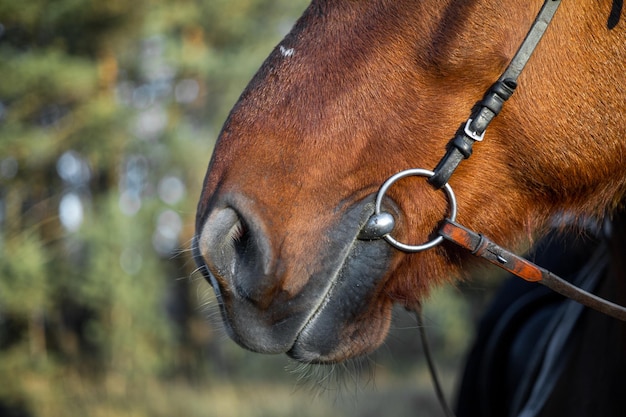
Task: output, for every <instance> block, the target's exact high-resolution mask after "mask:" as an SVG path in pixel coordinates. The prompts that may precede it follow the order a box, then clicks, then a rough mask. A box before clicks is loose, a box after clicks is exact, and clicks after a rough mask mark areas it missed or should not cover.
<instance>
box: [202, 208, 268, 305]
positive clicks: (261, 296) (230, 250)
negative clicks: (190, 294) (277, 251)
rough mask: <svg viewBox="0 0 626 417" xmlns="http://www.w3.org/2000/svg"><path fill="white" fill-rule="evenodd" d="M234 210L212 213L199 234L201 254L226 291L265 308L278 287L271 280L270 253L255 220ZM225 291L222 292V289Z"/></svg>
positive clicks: (227, 209)
mask: <svg viewBox="0 0 626 417" xmlns="http://www.w3.org/2000/svg"><path fill="white" fill-rule="evenodd" d="M250 217H251V216H248V218H244V217H243V216H242V215H241V214H239V213H238V212H237V211H236V210H235V209H233V208H230V207H226V208H222V209H218V210H215V211H213V212H212V213H211V214H210V215H209V217H208V219H207V220H206V222H205V224H204V226H203V228H202V232H201V234H200V250H201V252H202V256H203V257H204V260H205V261H206V263H207V266H208V267H209V270H211V272H212V273H213V274H214V275H216V277H215V278H216V279H217V281H218V282H219V284H221V285H224V286H226V287H227V288H225V290H227V291H229V292H230V293H231V294H233V295H235V296H238V297H239V298H241V299H244V300H247V301H248V302H250V303H252V304H254V305H255V306H257V307H259V308H267V306H268V305H269V303H270V302H271V301H272V298H273V293H274V292H275V291H276V288H277V285H278V284H277V283H275V280H273V279H271V277H270V263H271V259H272V256H271V253H270V252H271V250H270V246H269V244H268V242H267V238H266V237H265V234H264V233H263V232H262V230H261V228H260V227H259V224H260V222H258V221H255V220H256V219H254V218H250ZM222 290H224V289H222Z"/></svg>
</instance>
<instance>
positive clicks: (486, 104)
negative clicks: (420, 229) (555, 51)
mask: <svg viewBox="0 0 626 417" xmlns="http://www.w3.org/2000/svg"><path fill="white" fill-rule="evenodd" d="M560 4H561V0H546V2H545V3H544V5H543V7H542V8H541V10H540V11H539V13H538V14H537V17H536V18H535V21H534V23H533V25H532V26H531V28H530V30H529V31H528V34H527V35H526V38H525V39H524V42H522V44H521V45H520V47H519V49H518V50H517V53H516V54H515V56H514V57H513V59H512V60H511V62H510V63H509V66H508V67H507V69H506V70H505V71H504V73H503V74H502V75H501V76H500V78H499V79H498V81H496V82H495V83H494V84H493V85H492V86H491V88H489V90H488V91H487V93H486V94H485V96H484V97H483V99H482V100H481V101H480V103H479V105H478V109H477V110H476V111H475V112H474V113H473V114H472V116H470V118H469V119H468V120H467V121H466V122H465V124H464V127H463V128H462V129H459V132H458V133H457V134H456V136H455V137H454V139H452V141H451V142H450V144H449V147H448V151H447V152H446V154H445V155H444V157H443V158H442V159H441V161H439V164H438V165H437V167H435V169H434V172H435V175H433V176H432V177H431V178H430V179H429V180H428V182H429V183H430V184H431V185H432V186H433V187H435V188H437V189H440V188H442V187H443V186H444V185H445V184H446V183H447V182H448V180H449V179H450V177H451V176H452V174H453V173H454V171H455V170H456V168H457V167H458V166H459V164H460V163H461V161H462V160H463V159H467V158H469V157H470V156H471V155H472V146H473V145H474V143H475V142H480V141H482V140H483V137H484V135H485V130H487V127H488V126H489V124H490V123H491V121H492V120H493V118H494V117H496V116H497V115H498V113H500V110H502V106H503V105H504V102H505V101H506V100H508V99H509V97H511V95H512V94H513V92H514V91H515V88H516V87H517V79H518V77H519V75H520V74H521V72H522V70H523V69H524V67H525V66H526V63H527V62H528V60H529V59H530V56H531V55H532V53H533V52H534V51H535V48H536V47H537V44H538V43H539V41H540V40H541V38H542V36H543V34H544V32H545V31H546V28H547V27H548V25H549V24H550V22H551V21H552V17H553V16H554V13H555V12H556V9H557V8H558V7H559V5H560Z"/></svg>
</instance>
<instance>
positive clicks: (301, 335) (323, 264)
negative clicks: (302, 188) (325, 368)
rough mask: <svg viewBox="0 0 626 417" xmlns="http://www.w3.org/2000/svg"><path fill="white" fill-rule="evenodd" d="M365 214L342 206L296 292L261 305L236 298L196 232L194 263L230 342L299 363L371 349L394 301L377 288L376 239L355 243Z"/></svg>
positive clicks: (383, 254)
mask: <svg viewBox="0 0 626 417" xmlns="http://www.w3.org/2000/svg"><path fill="white" fill-rule="evenodd" d="M372 211H373V205H372V203H371V202H367V201H362V202H359V203H357V204H355V205H354V206H353V207H351V208H350V209H348V210H347V211H346V213H345V214H344V215H343V216H342V218H341V221H339V223H338V225H337V226H336V227H334V228H332V230H331V231H329V232H328V236H327V238H328V239H327V241H328V245H327V247H326V248H325V250H324V254H321V255H317V258H318V260H317V266H316V267H315V268H311V269H312V270H313V271H314V272H313V273H311V275H310V276H309V277H308V280H307V282H306V284H305V285H303V286H302V288H301V289H300V291H298V292H297V293H295V294H293V293H292V294H288V293H287V292H285V291H280V290H275V291H273V293H272V294H273V296H272V299H271V301H268V302H267V303H264V305H259V303H254V302H250V300H249V299H246V298H245V297H241V296H239V295H238V292H239V291H238V290H237V288H235V285H233V283H232V282H229V280H228V279H227V278H225V277H224V276H223V274H222V273H221V272H220V271H222V270H223V268H220V267H219V265H218V266H216V263H215V261H212V259H211V254H210V253H207V252H208V251H210V250H208V249H207V244H206V242H205V243H204V244H203V239H204V240H206V239H205V238H204V237H203V236H202V233H203V232H201V233H200V234H199V235H198V236H197V237H196V244H194V253H195V257H196V261H197V263H198V265H199V268H200V269H201V270H202V271H203V273H204V275H205V278H206V279H207V280H208V281H209V282H210V284H211V285H212V286H213V288H214V290H215V293H216V296H217V300H218V303H219V305H220V311H221V313H222V318H223V321H224V323H225V326H226V330H227V332H228V333H229V335H230V337H231V338H232V339H233V340H234V341H235V342H237V343H238V344H239V345H241V346H242V347H244V348H246V349H248V350H252V351H255V352H260V353H271V354H276V353H285V354H287V355H288V356H290V357H292V358H293V359H296V360H298V361H300V362H305V363H336V362H341V361H343V360H345V359H348V358H351V357H356V356H361V355H364V354H367V353H370V352H371V351H373V350H374V349H376V348H377V347H378V346H379V345H380V344H381V343H382V342H383V340H384V338H385V336H386V334H387V331H388V328H389V323H390V317H391V309H392V305H393V302H392V300H391V299H390V298H389V297H388V296H387V295H385V293H384V291H383V288H384V283H385V278H386V277H387V275H388V274H389V269H390V262H391V259H392V252H393V250H392V248H391V247H390V246H389V245H388V244H386V242H385V241H383V240H372V241H367V240H359V239H358V236H359V233H360V230H361V228H362V226H363V225H364V224H365V222H366V220H367V219H368V218H369V216H370V215H371V213H372Z"/></svg>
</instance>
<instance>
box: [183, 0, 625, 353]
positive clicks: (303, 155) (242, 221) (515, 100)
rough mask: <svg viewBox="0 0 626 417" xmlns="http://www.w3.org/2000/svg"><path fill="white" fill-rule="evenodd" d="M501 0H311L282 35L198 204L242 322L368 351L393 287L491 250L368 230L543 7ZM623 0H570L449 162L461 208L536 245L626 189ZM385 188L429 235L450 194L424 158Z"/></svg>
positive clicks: (423, 293) (221, 293)
mask: <svg viewBox="0 0 626 417" xmlns="http://www.w3.org/2000/svg"><path fill="white" fill-rule="evenodd" d="M504 3H506V4H503V2H494V1H486V0H475V1H456V0H451V1H433V0H426V1H419V2H418V1H412V0H396V1H387V0H371V1H350V0H314V1H313V2H312V4H311V5H310V6H309V7H308V8H307V9H306V11H305V12H304V14H303V16H302V17H301V18H300V19H299V20H298V22H297V23H296V25H295V26H294V28H293V29H292V31H291V32H290V33H289V34H288V35H287V36H286V37H285V39H284V40H283V41H282V42H281V43H280V44H279V45H278V46H277V47H276V48H275V49H274V50H273V52H272V53H271V54H270V56H269V57H268V58H267V60H266V61H265V62H264V63H263V65H262V67H261V68H260V70H259V71H258V73H257V74H256V75H255V76H254V78H253V79H252V81H251V82H250V84H249V85H248V87H247V88H246V89H245V91H244V92H243V94H242V95H241V97H240V99H239V101H238V102H237V104H236V105H235V106H234V108H233V110H232V111H231V113H230V115H229V117H228V119H227V121H226V122H225V124H224V127H223V129H222V132H221V134H220V137H219V139H218V142H217V144H216V147H215V150H214V154H213V157H212V159H211V162H210V166H209V169H208V172H207V175H206V178H205V182H204V185H203V189H202V195H201V198H200V202H199V205H198V212H197V222H196V230H197V233H196V239H195V240H196V243H195V245H194V246H195V247H194V250H195V252H196V259H197V261H198V263H199V264H200V266H201V267H202V268H203V269H204V271H205V272H206V275H207V277H208V279H209V280H210V282H211V284H212V286H213V288H214V290H215V292H216V294H217V299H218V301H219V304H220V307H221V311H222V314H223V318H224V321H225V323H226V327H227V329H228V331H229V333H230V335H231V336H232V338H233V339H234V340H235V341H236V342H238V343H239V344H240V345H242V346H244V347H246V348H248V349H251V350H254V351H258V352H265V353H287V354H289V355H290V356H292V357H294V358H296V359H298V360H301V361H304V362H320V363H321V362H337V361H341V360H344V359H346V358H349V357H353V356H357V355H362V354H365V353H368V352H370V351H372V350H373V349H375V348H376V347H377V346H379V345H380V344H381V343H382V341H383V340H384V338H385V336H386V334H387V331H388V328H389V325H390V320H391V319H390V317H391V309H392V305H393V304H394V303H400V304H403V305H405V306H408V307H412V306H415V305H418V304H419V303H420V302H421V301H422V300H424V298H425V297H427V295H428V292H429V289H430V288H432V287H433V286H434V285H439V284H442V283H444V282H448V281H451V280H453V279H455V278H459V277H462V276H463V275H464V274H465V273H466V271H467V270H468V267H471V265H472V264H473V263H474V262H475V261H473V260H472V259H470V257H469V255H467V254H465V253H462V252H460V251H459V250H458V249H456V248H455V247H452V246H450V245H447V244H445V243H444V244H442V245H439V246H437V247H435V248H433V249H430V250H428V251H424V252H421V253H419V254H405V253H403V252H400V251H397V250H395V249H393V248H392V247H391V246H389V245H388V244H387V243H386V242H385V241H383V240H365V239H361V238H360V234H361V230H362V228H363V227H364V225H365V224H366V222H367V220H368V219H369V218H370V216H371V215H372V212H373V206H374V204H373V203H374V198H375V196H376V193H377V191H378V189H379V187H380V185H381V183H382V182H383V181H385V179H387V178H388V177H389V176H390V175H392V174H394V173H395V172H397V171H399V170H402V169H406V168H413V167H421V168H429V169H430V168H432V167H434V166H435V165H436V164H437V162H438V160H439V159H440V158H441V156H442V154H443V153H444V152H445V149H446V146H447V144H448V142H449V141H450V139H451V137H452V136H453V135H454V132H455V131H457V130H458V129H459V128H460V127H461V126H460V124H462V122H464V121H465V120H466V119H467V117H468V115H469V112H470V109H471V108H472V107H473V106H474V105H475V104H476V102H477V101H478V100H480V99H481V97H482V95H483V92H484V91H485V90H486V89H487V88H488V87H489V86H490V85H491V84H492V83H493V81H494V80H495V79H497V78H498V76H499V75H500V73H501V72H502V71H503V70H504V69H505V68H506V66H507V64H508V62H509V61H510V60H511V57H512V56H513V55H514V53H515V51H516V49H517V47H518V45H519V44H520V43H521V42H522V40H523V39H524V36H525V34H526V31H527V29H528V27H529V26H530V25H531V23H532V21H533V19H534V17H535V15H536V13H537V10H538V9H539V8H540V7H541V2H540V1H539V0H535V1H532V2H531V3H532V4H531V5H530V6H529V5H527V4H522V3H519V2H514V1H508V2H504ZM605 3H606V2H605ZM605 6H606V7H605ZM610 12H611V7H610V4H607V5H605V4H604V3H603V4H602V5H600V4H598V2H591V1H586V2H583V1H581V2H577V3H576V4H573V3H571V4H564V5H562V6H561V9H560V10H559V12H558V14H557V15H556V17H555V19H554V22H553V24H552V25H551V26H550V27H549V28H548V31H547V33H546V35H545V37H544V40H543V41H542V43H541V44H540V45H539V47H538V49H537V50H536V52H535V54H534V55H533V58H532V59H531V61H530V62H529V64H528V66H527V69H526V70H525V72H524V73H523V74H522V76H521V78H520V86H519V88H518V91H517V92H516V93H515V95H514V96H513V97H512V98H511V100H509V102H508V103H507V104H506V106H505V109H504V110H503V112H502V114H501V115H500V116H499V117H498V118H497V119H495V120H494V122H493V123H492V125H491V127H490V128H489V132H488V134H487V137H486V140H485V141H484V143H481V144H480V145H478V146H477V147H476V149H475V152H474V156H473V157H472V158H471V159H468V160H467V161H466V162H464V163H463V164H462V165H461V166H460V167H459V169H458V170H457V172H456V173H455V174H454V176H453V177H452V178H451V180H450V185H451V186H453V187H454V189H455V192H456V197H457V201H458V207H459V214H458V219H459V220H460V221H461V222H462V223H463V224H465V225H468V226H469V227H471V228H472V229H474V230H479V231H481V232H483V233H485V234H487V235H489V236H490V237H492V238H493V239H494V240H495V241H498V242H500V243H501V244H505V245H508V246H513V247H518V248H519V247H521V246H522V245H523V244H525V243H527V242H528V241H529V240H531V239H532V238H533V236H535V235H536V234H537V233H540V232H541V230H542V228H543V227H544V226H545V225H546V224H547V222H548V221H551V219H553V218H554V217H555V216H557V215H559V214H561V215H562V214H567V215H573V216H595V217H601V216H604V215H605V214H607V213H610V212H611V210H612V209H614V208H615V207H616V205H617V204H618V203H619V201H620V200H621V198H622V195H623V193H624V187H625V186H626V181H625V175H624V174H625V173H624V171H625V169H624V166H625V165H624V164H625V162H626V141H624V138H626V112H625V110H626V82H625V81H626V79H625V74H626V71H624V65H625V63H626V48H624V39H625V30H624V25H623V24H621V25H620V24H617V25H615V26H614V27H612V28H610V29H609V28H607V24H606V21H607V17H608V16H609V13H610ZM382 204H383V206H384V208H385V210H386V211H388V212H390V213H391V214H392V215H393V217H394V218H395V219H396V225H395V229H394V232H393V234H394V237H395V238H397V239H399V240H402V241H404V242H412V243H413V242H414V243H420V242H425V241H428V240H430V239H431V238H432V236H433V234H434V233H436V231H437V228H438V225H439V223H440V222H441V220H442V219H443V218H445V217H446V215H447V212H448V210H449V208H448V201H447V199H446V196H445V195H444V194H443V193H441V192H437V191H434V190H433V189H432V187H430V186H429V185H428V184H427V182H426V181H424V180H423V178H413V177H411V178H405V179H402V180H401V181H398V182H397V183H396V184H394V186H393V187H391V188H390V189H389V191H388V193H387V194H386V197H385V199H384V201H383V203H382Z"/></svg>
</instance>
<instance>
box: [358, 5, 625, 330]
mask: <svg viewBox="0 0 626 417" xmlns="http://www.w3.org/2000/svg"><path fill="white" fill-rule="evenodd" d="M560 3H561V1H560V0H546V1H545V3H544V5H543V7H542V8H541V10H540V11H539V13H538V15H537V17H536V19H535V21H534V23H533V25H532V27H531V28H530V30H529V32H528V34H527V35H526V38H525V39H524V41H523V42H522V44H521V46H520V48H519V49H518V51H517V52H516V54H515V56H514V57H513V59H512V60H511V62H510V63H509V66H508V67H507V69H506V70H505V71H504V73H503V74H502V75H501V76H500V78H499V79H498V80H497V81H496V82H495V83H494V84H493V85H492V86H491V87H490V88H489V90H488V91H487V93H486V94H485V96H484V97H483V99H482V100H481V101H480V103H479V106H478V107H477V110H476V111H475V112H474V113H473V114H472V115H471V116H470V118H468V120H467V122H466V123H465V125H464V128H463V129H459V133H457V134H456V136H455V137H454V139H452V141H451V142H450V144H449V147H448V150H447V152H446V154H445V155H444V156H443V158H442V159H441V160H440V161H439V163H438V165H437V166H436V167H435V169H434V171H429V170H425V169H417V168H416V169H409V170H405V171H401V172H399V173H397V174H395V175H393V176H392V177H390V178H389V179H388V180H387V181H386V182H385V183H384V184H383V185H382V186H381V188H380V190H379V192H378V195H377V197H376V206H375V211H374V215H373V216H372V217H371V218H370V219H369V220H368V222H367V223H366V224H365V226H364V227H363V230H362V232H361V235H360V238H361V239H366V240H372V239H380V238H382V239H385V240H386V241H387V242H388V243H389V244H390V245H392V246H394V247H395V248H397V249H399V250H402V251H404V252H420V251H424V250H427V249H430V248H432V247H434V246H436V245H438V244H440V243H441V242H442V241H443V240H447V241H450V242H453V243H455V244H456V245H458V246H460V247H462V248H464V249H467V250H468V251H470V252H471V253H472V254H473V255H475V256H478V257H481V258H483V259H486V260H487V261H489V262H491V263H492V264H494V265H496V266H498V267H500V268H502V269H505V270H506V271H508V272H510V273H512V274H514V275H516V276H518V277H520V278H523V279H524V280H526V281H530V282H538V283H540V284H543V285H545V286H547V287H548V288H550V289H552V290H554V291H556V292H557V293H559V294H562V295H564V296H565V297H568V298H570V299H573V300H575V301H577V302H579V303H581V304H583V305H585V306H587V307H590V308H593V309H595V310H597V311H600V312H602V313H604V314H607V315H609V316H611V317H614V318H616V319H619V320H622V321H626V308H625V307H623V306H620V305H617V304H615V303H612V302H610V301H608V300H606V299H604V298H600V297H598V296H596V295H594V294H591V293H589V292H587V291H585V290H583V289H581V288H579V287H577V286H575V285H573V284H571V283H569V282H568V281H566V280H564V279H562V278H560V277H558V276H557V275H555V274H553V273H551V272H550V271H547V270H545V269H543V268H541V267H540V266H537V265H535V264H534V263H532V262H530V261H529V260H527V259H524V258H522V257H520V256H518V255H516V254H514V253H513V252H511V251H509V250H508V249H505V248H503V247H501V246H498V245H497V244H495V243H494V242H492V241H491V240H489V239H488V238H487V237H485V236H484V235H482V234H480V233H477V232H474V231H472V230H470V229H468V228H466V227H464V226H462V225H460V224H458V223H457V222H456V221H455V219H456V212H457V205H456V198H455V195H454V192H453V190H452V188H451V187H450V185H449V184H448V180H449V179H450V177H451V176H452V174H453V173H454V171H455V169H456V168H457V167H458V166H459V164H460V163H461V162H462V161H463V160H464V159H467V158H469V157H470V156H471V154H472V146H473V145H474V144H475V143H476V142H480V141H482V140H483V138H484V136H485V130H486V129H487V127H488V126H489V123H491V121H492V120H493V118H494V117H495V116H496V115H497V114H498V113H499V112H500V110H502V106H503V104H504V102H505V101H506V100H507V99H508V98H509V97H511V95H512V94H513V92H514V91H515V88H516V87H517V79H518V77H519V75H520V74H521V72H522V70H523V69H524V66H525V65H526V63H527V62H528V60H529V59H530V57H531V55H532V53H533V52H534V50H535V48H536V46H537V44H538V43H539V41H540V40H541V37H542V36H543V34H544V32H545V30H546V28H547V27H548V25H549V24H550V22H551V21H552V17H553V16H554V14H555V12H556V10H557V8H558V7H559V5H560ZM407 176H423V177H427V181H428V182H429V183H430V184H431V185H432V186H433V188H435V189H436V190H442V191H443V192H445V194H446V196H447V199H448V203H449V205H450V210H449V213H448V214H449V216H448V218H446V219H445V220H444V221H443V223H442V225H441V227H440V229H439V231H438V235H437V236H436V237H435V238H434V239H433V240H431V241H429V242H427V243H424V244H422V245H407V244H404V243H401V242H398V241H397V240H395V239H394V238H393V237H392V236H391V232H392V231H393V229H394V226H395V221H394V218H393V216H392V215H391V214H390V213H387V212H384V211H382V209H381V207H382V201H383V197H384V195H385V193H386V192H387V190H388V189H389V187H391V186H392V185H393V184H394V183H395V182H396V181H398V180H399V179H401V178H404V177H407Z"/></svg>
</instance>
